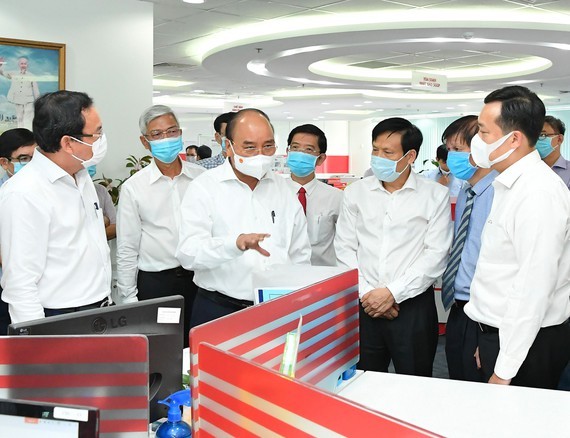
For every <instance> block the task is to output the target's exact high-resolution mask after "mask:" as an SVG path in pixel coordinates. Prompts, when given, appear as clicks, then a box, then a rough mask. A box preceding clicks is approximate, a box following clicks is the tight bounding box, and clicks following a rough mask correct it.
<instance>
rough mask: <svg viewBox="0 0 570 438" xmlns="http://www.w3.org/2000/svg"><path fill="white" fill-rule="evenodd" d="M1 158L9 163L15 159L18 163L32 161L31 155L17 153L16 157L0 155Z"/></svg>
mask: <svg viewBox="0 0 570 438" xmlns="http://www.w3.org/2000/svg"><path fill="white" fill-rule="evenodd" d="M2 158H6V159H7V160H8V161H10V162H11V163H13V162H14V161H17V162H18V163H20V164H26V163H29V162H30V161H32V156H31V155H19V156H17V157H16V158H13V157H2Z"/></svg>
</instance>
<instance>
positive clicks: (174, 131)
mask: <svg viewBox="0 0 570 438" xmlns="http://www.w3.org/2000/svg"><path fill="white" fill-rule="evenodd" d="M181 132H182V130H181V129H180V128H168V129H165V130H164V131H160V130H158V129H157V130H156V131H150V132H149V133H148V134H146V135H145V136H144V137H145V138H146V139H149V138H150V139H151V140H162V139H163V138H165V137H166V138H174V137H178V136H179V135H180V133H181Z"/></svg>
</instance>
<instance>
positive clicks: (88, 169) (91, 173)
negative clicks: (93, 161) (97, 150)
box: [87, 165, 97, 178]
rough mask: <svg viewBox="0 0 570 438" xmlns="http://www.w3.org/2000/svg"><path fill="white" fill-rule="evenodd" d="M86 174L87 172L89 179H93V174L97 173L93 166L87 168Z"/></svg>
mask: <svg viewBox="0 0 570 438" xmlns="http://www.w3.org/2000/svg"><path fill="white" fill-rule="evenodd" d="M87 172H89V176H90V177H91V178H93V177H94V176H95V174H96V173H97V166H95V165H93V166H89V167H88V168H87Z"/></svg>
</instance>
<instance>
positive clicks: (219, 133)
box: [196, 112, 235, 169]
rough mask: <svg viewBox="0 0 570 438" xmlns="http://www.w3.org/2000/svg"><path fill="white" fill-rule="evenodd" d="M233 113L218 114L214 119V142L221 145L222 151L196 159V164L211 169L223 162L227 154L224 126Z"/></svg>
mask: <svg viewBox="0 0 570 438" xmlns="http://www.w3.org/2000/svg"><path fill="white" fill-rule="evenodd" d="M234 114H235V113H232V112H229V113H223V114H220V115H219V116H218V117H216V119H215V120H214V131H215V134H214V138H215V140H216V143H218V144H219V145H220V146H221V148H222V151H221V152H220V153H219V154H218V155H214V156H213V157H212V156H210V158H204V159H203V160H197V161H196V163H197V164H199V165H200V166H202V167H204V168H206V169H213V168H214V167H218V166H221V165H222V164H224V162H225V161H226V156H227V145H226V127H227V126H228V123H229V122H230V120H231V119H232V117H233V116H234Z"/></svg>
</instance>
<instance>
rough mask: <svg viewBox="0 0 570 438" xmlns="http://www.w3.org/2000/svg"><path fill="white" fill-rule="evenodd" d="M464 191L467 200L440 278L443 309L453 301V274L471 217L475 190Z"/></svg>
mask: <svg viewBox="0 0 570 438" xmlns="http://www.w3.org/2000/svg"><path fill="white" fill-rule="evenodd" d="M466 191H467V200H466V201H465V209H464V210H463V214H462V215H461V222H460V223H459V227H458V228H457V233H455V238H454V239H453V245H452V246H451V255H450V256H449V262H448V263H447V268H446V270H445V272H444V273H443V278H442V281H443V285H442V287H441V300H442V301H443V307H445V310H447V309H449V308H450V307H451V304H452V303H453V294H454V292H455V290H454V287H453V285H454V284H455V276H456V275H457V270H458V269H459V263H460V262H461V253H462V252H463V246H464V245H465V240H467V228H468V227H469V218H470V217H471V211H472V210H473V201H474V200H475V192H474V191H473V190H472V189H471V188H468V189H467V190H466Z"/></svg>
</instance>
